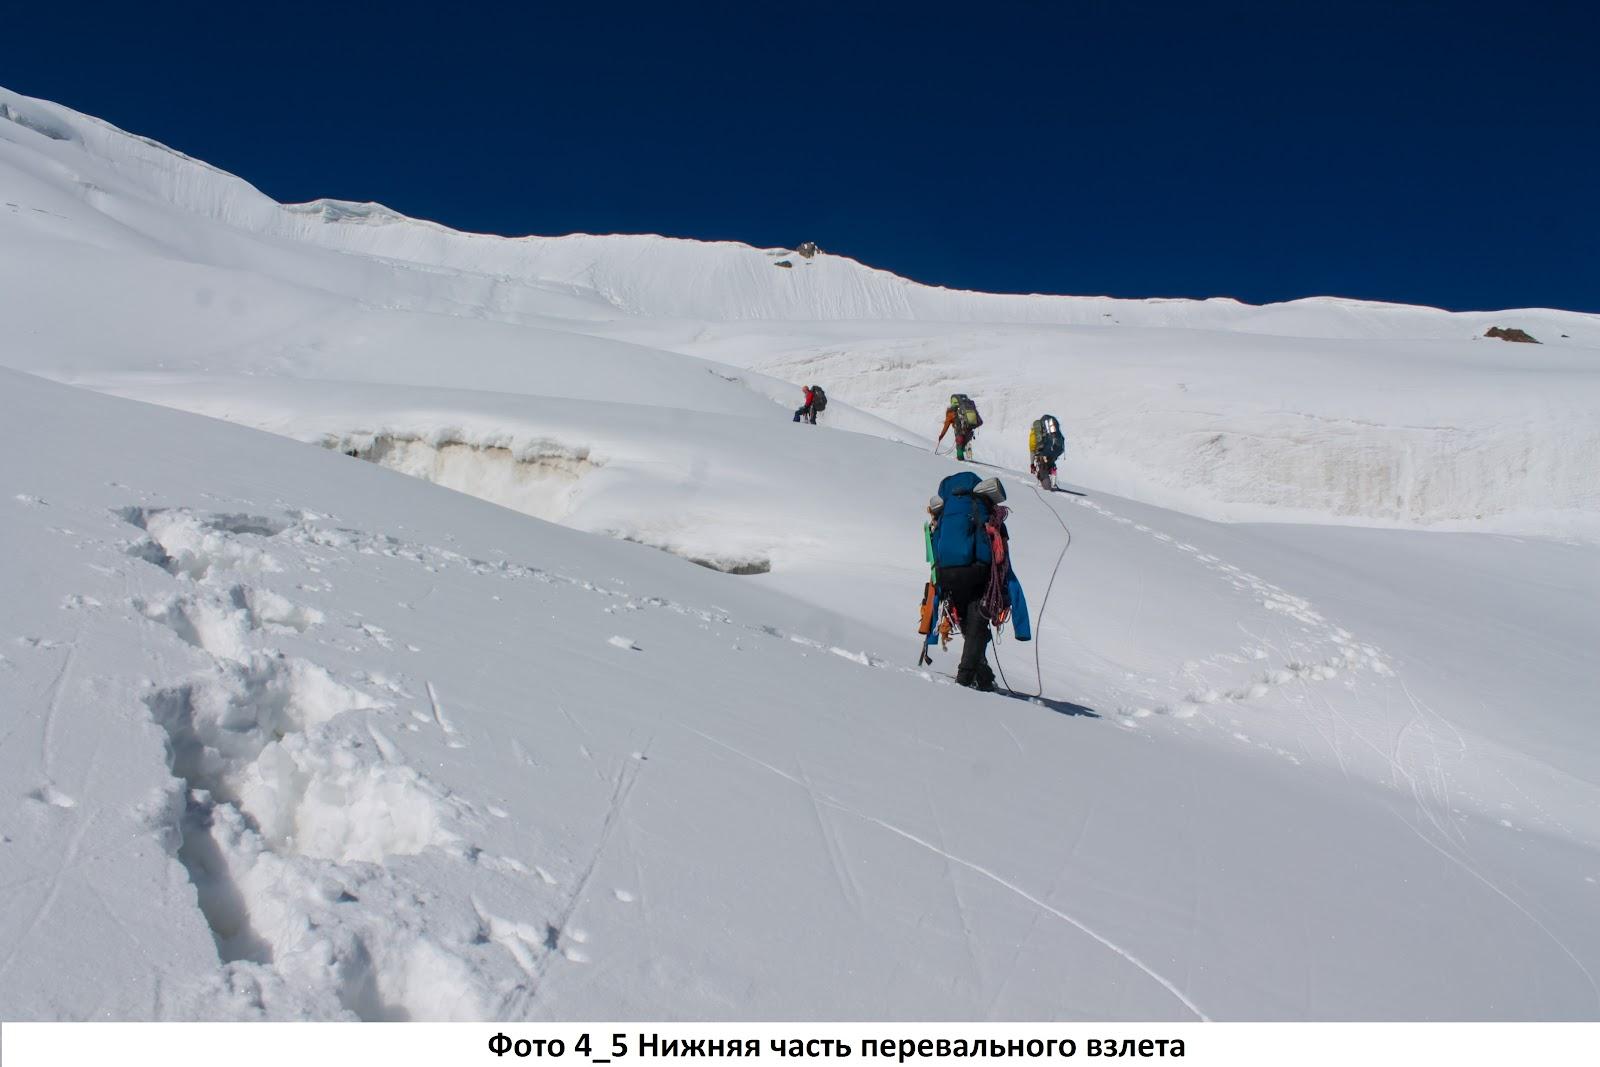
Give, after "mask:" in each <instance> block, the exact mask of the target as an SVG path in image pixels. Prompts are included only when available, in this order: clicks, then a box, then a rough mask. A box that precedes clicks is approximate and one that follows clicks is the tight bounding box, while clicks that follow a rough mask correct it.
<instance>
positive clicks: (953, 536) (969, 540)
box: [933, 471, 994, 567]
mask: <svg viewBox="0 0 1600 1067" xmlns="http://www.w3.org/2000/svg"><path fill="white" fill-rule="evenodd" d="M982 480H983V479H981V478H979V477H978V476H977V475H976V474H974V473H973V472H972V471H962V472H961V473H960V474H952V475H950V477H948V478H946V479H945V480H944V481H942V482H940V483H939V499H940V500H942V501H944V508H943V509H942V510H941V511H940V512H939V526H938V528H937V529H936V530H934V532H933V565H934V566H935V567H965V566H968V565H970V564H973V563H992V562H994V553H993V552H992V551H991V550H990V548H989V537H988V535H987V534H985V533H984V530H983V524H984V523H986V522H988V521H989V519H990V517H991V516H992V515H993V514H994V512H993V508H992V506H991V505H990V503H989V502H988V501H987V500H985V499H983V498H982V497H980V496H974V495H973V493H972V490H973V487H974V486H976V485H977V484H978V483H979V482H980V481H982Z"/></svg>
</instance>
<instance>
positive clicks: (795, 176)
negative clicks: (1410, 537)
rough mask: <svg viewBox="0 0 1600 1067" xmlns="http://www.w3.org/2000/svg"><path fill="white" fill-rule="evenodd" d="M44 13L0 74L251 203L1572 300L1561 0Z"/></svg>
mask: <svg viewBox="0 0 1600 1067" xmlns="http://www.w3.org/2000/svg"><path fill="white" fill-rule="evenodd" d="M58 7H60V8H61V10H52V9H51V7H50V6H48V5H42V4H35V5H27V6H26V7H24V6H21V5H16V6H13V7H12V8H11V9H10V10H8V11H7V12H6V16H5V26H4V32H3V33H0V84H4V85H6V86H7V87H8V88H11V89H14V90H17V91H19V92H22V93H27V94H29V95H34V96H42V97H46V98H49V99H53V100H57V101H60V102H62V103H65V104H68V105H70V106H72V107H75V108H78V109H80V110H83V111H87V112H89V113H91V114H95V115H99V116H101V117H103V118H105V119H108V120H109V121H111V122H114V123H116V124H117V125H119V126H122V127H124V128H126V129H129V130H132V131H135V132H138V133H142V134H145V135H147V136H151V137H154V138H156V139H158V140H161V141H164V142H166V143H168V144H170V145H172V146H174V147H176V148H179V149H181V150H183V151H185V152H188V153H189V154H191V155H195V156H198V157H200V158H202V159H205V160H207V161H209V162H211V163H214V164H216V165H217V166H220V167H223V168H224V169H226V170H230V171H232V172H234V173H236V174H239V175H240V176H242V177H244V178H246V179H248V180H249V181H251V182H252V183H254V184H255V185H257V186H258V187H260V188H261V189H262V190H264V191H265V192H267V193H268V194H270V195H271V196H273V197H276V198H277V199H280V200H285V201H293V200H307V199H312V198H315V197H318V196H331V197H340V198H345V199H351V200H377V201H381V202H383V203H385V204H388V205H389V206H391V207H393V208H395V209H397V210H400V211H403V212H405V213H407V214H411V215H417V216H421V217H424V218H430V219H436V220H438V221H440V222H444V223H446V224H448V225H451V226H456V227H460V228H463V229H472V230H482V231H488V232H495V233H507V234H521V233H547V234H549V233H566V232H572V231H587V232H655V233H667V234H673V235H677V236H683V237H700V238H726V239H734V240H742V241H748V242H750V243H752V244H757V245H786V246H792V245H794V244H796V243H798V242H800V241H804V240H814V241H816V242H817V243H818V244H819V245H821V246H822V247H823V248H824V249H827V250H829V251H835V252H839V253H842V254H845V255H850V256H853V257H855V258H857V259H861V260H863V261H865V262H867V263H870V264H873V265H875V266H880V267H884V268H887V269H890V270H893V271H896V272H898V273H901V274H905V275H907V276H909V277H912V278H916V279H918V280H921V281H926V282H930V283H935V284H943V285H951V286H957V287H962V288H974V289H986V290H1000V291H1031V292H1061V293H1086V294H1102V293H1104V294H1110V295H1115V296H1218V295H1222V296H1235V297H1238V298H1240V299H1243V300H1248V301H1251V302H1264V301H1270V300H1282V299H1292V298H1294V297H1299V296H1308V295H1315V294H1336V295H1343V296H1355V297H1366V298H1371V299H1380V300H1395V301H1402V302H1407V303H1425V304H1434V305H1438V306H1443V307H1450V308H1490V307H1495V308H1499V307H1522V306H1548V307H1566V308H1575V309H1579V310H1587V311H1600V195H1597V193H1596V190H1597V189H1600V118H1597V109H1600V75H1597V74H1596V73H1595V71H1596V69H1597V68H1600V15H1597V14H1595V13H1594V8H1593V7H1592V5H1587V4H1580V3H1569V4H1560V3H1546V4H1541V3H1517V4H1511V3H1506V4H1501V5H1496V6H1491V5H1480V4H1477V3H1474V2H1471V0H1464V2H1460V3H1427V4H1424V3H1413V2H1409V0H1395V2H1391V3H1366V2H1355V3H1340V4H1325V3H1314V2H1305V3H1300V2H1295V0H1280V2H1278V3H1271V4H1206V3H1202V2H1199V0H1196V2H1194V3H1187V4H1156V3H1147V4H1141V3H1136V2H1131V0H1130V2H1122V3H1070V2H1064V3H1005V2H992V3H981V4H968V5H960V6H957V5H942V4H920V5H910V4H898V3H870V2H858V3H852V4H835V3H828V2H823V0H812V2H804V3H755V2H746V3H733V4H723V3H692V2H685V3H681V4H664V3H662V4H651V5H644V4H640V5H632V4H628V3H616V4H610V5H578V4H572V3H566V4H562V5H550V6H546V5H542V4H537V3H529V4H517V5H512V4H507V5H504V6H503V7H499V6H493V5H478V4H457V5H447V4H441V3H437V2H435V3H430V4H425V5H424V4H415V5H413V4H408V3H405V2H403V0H402V2H397V3H394V4H391V5H389V6H387V7H385V8H381V9H380V8H378V7H376V6H374V7H373V8H372V10H371V11H368V10H367V9H366V8H365V7H363V8H360V9H357V8H349V9H341V8H339V7H338V6H336V5H330V4H321V5H299V4H296V3H292V2H290V3H278V4H274V5H271V6H270V7H267V6H256V5H224V4H215V3H211V4H188V3H181V2H180V3H157V4H151V5H134V4H125V3H124V4H115V5H112V4H107V5H104V7H103V9H102V8H101V6H100V5H97V4H93V3H91V4H78V5H73V6H71V7H70V9H67V8H65V7H64V6H58ZM380 12H381V13H380Z"/></svg>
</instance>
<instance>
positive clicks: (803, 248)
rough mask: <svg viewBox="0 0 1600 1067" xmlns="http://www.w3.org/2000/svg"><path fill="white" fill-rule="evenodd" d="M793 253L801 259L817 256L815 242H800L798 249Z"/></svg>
mask: <svg viewBox="0 0 1600 1067" xmlns="http://www.w3.org/2000/svg"><path fill="white" fill-rule="evenodd" d="M794 252H795V255H797V256H800V257H802V258H803V259H810V258H811V257H812V256H814V255H816V254H817V242H815V241H803V242H801V244H800V247H799V248H796V249H795V250H794Z"/></svg>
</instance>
